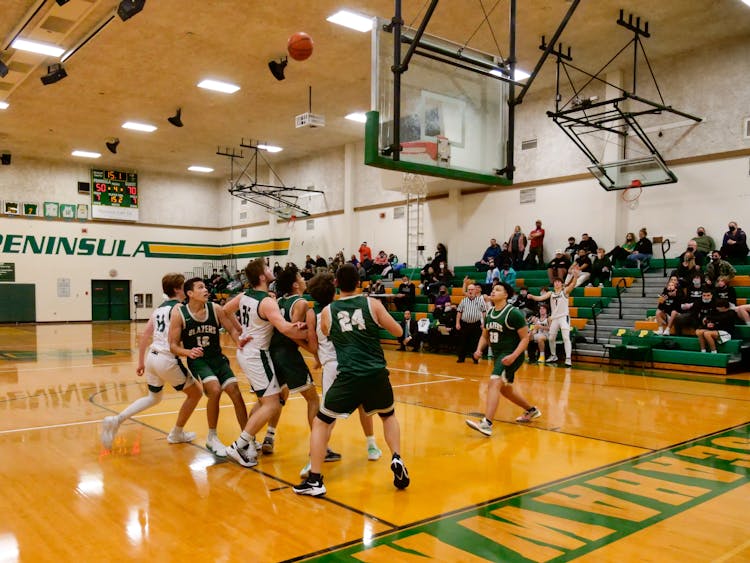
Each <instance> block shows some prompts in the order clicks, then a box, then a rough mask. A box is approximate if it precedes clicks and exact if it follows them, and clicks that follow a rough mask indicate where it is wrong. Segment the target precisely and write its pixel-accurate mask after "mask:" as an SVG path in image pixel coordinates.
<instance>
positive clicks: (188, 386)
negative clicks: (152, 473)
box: [102, 274, 201, 450]
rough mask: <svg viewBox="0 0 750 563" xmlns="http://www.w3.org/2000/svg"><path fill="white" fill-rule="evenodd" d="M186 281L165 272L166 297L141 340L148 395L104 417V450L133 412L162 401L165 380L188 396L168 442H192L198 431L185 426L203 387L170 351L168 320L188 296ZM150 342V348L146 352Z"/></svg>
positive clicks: (140, 371)
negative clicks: (188, 429)
mask: <svg viewBox="0 0 750 563" xmlns="http://www.w3.org/2000/svg"><path fill="white" fill-rule="evenodd" d="M184 283H185V276H183V275H182V274H166V275H165V276H164V277H163V278H162V279H161V287H162V289H163V290H164V294H165V295H166V296H167V300H166V301H165V302H164V303H162V304H161V305H159V306H158V307H157V308H156V309H155V310H154V312H153V313H152V314H151V317H150V318H149V320H148V323H146V328H145V329H144V330H143V332H142V333H141V337H140V340H139V342H138V367H137V368H136V370H135V373H136V374H137V375H138V377H141V376H143V375H144V374H145V375H146V378H145V379H146V384H147V385H148V395H146V396H145V397H140V398H139V399H136V400H135V401H134V402H133V403H132V404H131V405H129V406H128V407H127V408H126V409H125V410H124V411H122V412H121V413H120V414H116V415H113V416H108V417H106V418H105V419H104V422H103V429H102V445H103V446H104V448H105V449H108V450H109V449H110V448H111V447H112V442H113V441H114V439H115V436H116V435H117V429H118V428H119V427H120V424H122V423H123V422H124V421H125V420H127V419H129V418H131V417H132V416H133V415H136V414H138V413H139V412H142V411H144V410H146V409H148V408H150V407H153V406H155V405H157V404H159V403H160V402H161V400H162V395H163V394H162V391H163V390H164V384H165V383H168V384H169V385H171V386H172V387H174V389H175V390H177V391H182V392H183V393H185V395H186V397H185V401H184V402H183V403H182V406H181V407H180V412H179V413H178V414H177V422H176V424H175V427H174V428H173V429H172V431H171V432H170V433H169V435H168V436H167V442H169V443H170V444H179V443H182V442H192V441H193V439H195V432H185V431H184V430H183V427H184V426H185V423H186V422H187V420H188V418H190V415H191V414H193V411H194V410H195V407H196V406H197V405H198V402H199V401H200V400H201V386H200V385H197V382H196V381H195V379H193V376H192V375H190V373H189V372H188V370H187V369H186V368H185V366H184V365H182V362H180V360H179V359H177V358H175V356H174V355H173V354H172V353H171V352H170V351H169V339H168V335H169V319H170V316H171V314H172V309H173V308H174V307H175V305H179V304H180V303H182V300H183V299H184V298H185V293H184V291H183V284H184ZM149 343H150V344H151V348H150V350H149V351H148V355H146V349H147V348H148V347H149Z"/></svg>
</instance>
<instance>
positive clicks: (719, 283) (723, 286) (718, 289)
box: [714, 276, 737, 309]
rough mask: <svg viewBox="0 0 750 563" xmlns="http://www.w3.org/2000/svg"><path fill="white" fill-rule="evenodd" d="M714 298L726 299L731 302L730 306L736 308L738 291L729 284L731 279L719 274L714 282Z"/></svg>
mask: <svg viewBox="0 0 750 563" xmlns="http://www.w3.org/2000/svg"><path fill="white" fill-rule="evenodd" d="M714 299H716V301H718V300H719V299H724V300H725V301H726V302H727V303H729V308H730V309H734V308H735V307H736V306H737V292H736V291H735V289H734V288H733V287H732V286H731V285H729V280H728V279H727V278H725V277H724V276H719V278H718V279H717V280H716V283H715V284H714Z"/></svg>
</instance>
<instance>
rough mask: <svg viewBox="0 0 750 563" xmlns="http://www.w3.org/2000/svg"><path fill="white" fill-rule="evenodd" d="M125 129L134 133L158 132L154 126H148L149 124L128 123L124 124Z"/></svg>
mask: <svg viewBox="0 0 750 563" xmlns="http://www.w3.org/2000/svg"><path fill="white" fill-rule="evenodd" d="M122 128H123V129H132V130H133V131H144V132H145V133H153V132H154V131H156V127H155V126H154V125H148V124H147V123H136V122H135V121H126V122H125V123H123V124H122Z"/></svg>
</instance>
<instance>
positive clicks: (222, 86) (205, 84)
mask: <svg viewBox="0 0 750 563" xmlns="http://www.w3.org/2000/svg"><path fill="white" fill-rule="evenodd" d="M198 88H205V89H206V90H215V91H216V92H224V93H225V94H234V93H235V92H236V91H237V90H239V89H240V87H239V86H237V85H235V84H229V83H228V82H219V81H218V80H204V81H202V82H199V83H198Z"/></svg>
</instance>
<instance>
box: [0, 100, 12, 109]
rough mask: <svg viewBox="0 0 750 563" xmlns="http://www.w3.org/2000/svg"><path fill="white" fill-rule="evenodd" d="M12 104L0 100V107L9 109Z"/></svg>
mask: <svg viewBox="0 0 750 563" xmlns="http://www.w3.org/2000/svg"><path fill="white" fill-rule="evenodd" d="M9 107H10V104H9V103H8V102H0V109H8V108H9Z"/></svg>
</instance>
